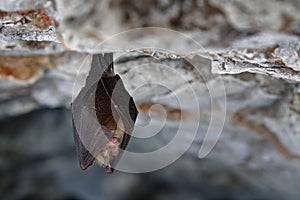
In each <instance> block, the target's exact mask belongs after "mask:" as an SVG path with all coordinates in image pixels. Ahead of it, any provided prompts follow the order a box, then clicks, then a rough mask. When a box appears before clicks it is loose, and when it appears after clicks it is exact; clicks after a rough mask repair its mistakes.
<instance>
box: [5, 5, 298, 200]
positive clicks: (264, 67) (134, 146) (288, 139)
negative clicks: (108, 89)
mask: <svg viewBox="0 0 300 200" xmlns="http://www.w3.org/2000/svg"><path fill="white" fill-rule="evenodd" d="M299 10H300V1H299V0H282V1H278V0H253V1H242V0H198V1H196V0H185V1H177V0H146V1H138V0H132V1H129V0H115V1H113V0H105V1H97V0H89V1H83V0H62V1H58V0H57V1H56V0H37V1H31V0H23V1H21V0H9V1H1V2H0V52H1V53H0V199H8V200H10V199H11V200H31V199H49V200H50V199H51V200H52V199H55V200H96V199H97V200H98V199H112V200H119V199H120V200H122V199H124V200H125V199H158V200H163V199H174V200H176V199H197V200H198V199H203V200H223V199H234V200H235V199H236V200H238V199H249V200H268V199H272V200H273V199H291V200H293V199H295V200H296V199H298V198H299V196H300V191H299V188H300V183H299V180H300V167H299V166H300V161H299V159H300V148H299V147H300V126H299V121H300V104H299V102H300V86H299V81H300V72H299V71H300V59H299V55H300V14H299ZM142 27H160V29H143V30H142V31H136V32H129V33H126V34H119V35H117V36H116V34H118V33H121V32H123V31H127V30H131V29H135V28H142ZM161 28H163V29H161ZM182 34H184V37H183V36H182ZM103 41H105V42H104V43H102V42H103ZM99 44H101V45H99ZM102 52H114V55H115V58H116V60H115V71H116V73H118V74H119V75H120V76H121V77H122V79H123V81H124V84H125V87H126V88H127V90H128V91H129V93H130V94H132V95H133V97H134V99H135V101H136V104H137V107H138V110H139V112H140V114H139V117H138V120H137V124H138V125H141V126H142V125H145V124H146V125H147V124H148V126H147V130H148V132H151V131H150V130H159V131H157V134H156V135H155V136H153V137H151V138H144V139H141V138H132V139H131V141H130V143H129V145H128V150H129V151H132V152H149V151H154V150H157V149H159V148H162V147H163V146H165V145H166V144H168V143H169V142H170V141H171V140H172V139H173V138H174V135H175V134H176V133H177V130H178V126H179V125H180V123H183V124H184V125H186V126H188V127H189V125H191V124H197V125H199V127H198V128H197V129H196V133H197V135H196V137H195V139H193V143H192V145H191V146H190V147H189V149H188V150H187V151H186V152H185V153H184V155H182V156H180V158H179V159H178V160H176V161H175V162H173V163H171V164H170V165H169V166H167V167H165V168H163V169H160V170H157V171H154V172H147V173H136V174H134V173H125V172H120V171H116V172H114V173H113V174H111V175H108V174H106V173H105V171H104V169H103V168H101V167H99V166H97V165H94V166H92V167H90V168H89V169H87V170H86V171H82V170H81V169H80V167H79V162H78V159H77V155H76V152H75V145H74V141H73V130H72V124H71V111H70V103H71V102H72V98H74V97H75V96H76V94H77V93H78V92H79V91H80V89H81V87H83V86H84V83H85V78H86V77H87V74H88V72H89V69H90V64H91V54H92V53H102ZM220 78H222V79H220ZM222 85H224V88H225V92H226V94H223V93H222V87H221V86H222ZM164 86H168V88H166V87H164ZM209 88H214V90H213V93H214V94H215V96H213V99H211V98H210V95H211V92H212V91H210V90H209ZM192 93H193V94H195V95H196V101H197V106H195V105H194V104H193V103H191V102H192V100H191V99H192V98H191V94H192ZM179 97H180V98H182V99H184V100H185V101H184V103H183V104H182V105H179V103H178V99H177V98H179ZM212 102H214V105H216V107H215V109H214V112H215V113H214V114H216V115H217V116H222V113H224V112H225V111H226V118H225V121H224V127H223V128H222V127H221V128H222V133H221V136H220V138H219V140H218V142H217V144H216V146H215V147H214V148H213V150H212V151H211V152H210V153H209V154H208V156H206V157H205V158H202V159H200V158H199V157H198V153H199V149H200V147H201V145H202V144H203V141H204V137H205V133H206V132H207V130H208V127H209V126H210V123H211V118H212V116H213V114H212V105H213V103H212ZM224 102H225V103H226V106H224ZM157 104H159V105H161V106H160V107H157V106H155V105H157ZM195 109H199V111H200V114H201V116H200V120H198V118H197V117H195ZM150 119H151V120H150ZM164 120H166V123H165V124H164V126H163V127H160V122H161V121H164ZM218 120H220V123H218V121H217V122H216V123H215V124H217V125H213V126H219V125H220V124H221V125H220V126H222V124H223V121H222V119H218ZM150 122H151V123H150ZM215 128H217V127H215ZM144 131H146V129H145V130H144ZM137 134H138V133H137ZM139 134H141V133H139ZM145 134H146V132H145ZM184 134H185V137H186V140H183V141H182V145H183V144H186V142H187V141H189V140H190V139H191V137H192V136H193V133H192V132H190V131H189V129H188V128H187V129H186V131H185V132H184ZM208 142H212V141H208ZM180 148H181V146H180V144H178V149H180ZM173 153H174V154H175V153H176V152H170V154H173ZM170 156H171V155H170ZM134 164H135V163H133V165H134Z"/></svg>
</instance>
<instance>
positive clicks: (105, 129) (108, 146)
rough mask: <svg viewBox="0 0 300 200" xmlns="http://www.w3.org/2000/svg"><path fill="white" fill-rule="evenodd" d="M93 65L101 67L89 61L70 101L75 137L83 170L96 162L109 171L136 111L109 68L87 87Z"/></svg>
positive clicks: (112, 166) (118, 156)
mask: <svg viewBox="0 0 300 200" xmlns="http://www.w3.org/2000/svg"><path fill="white" fill-rule="evenodd" d="M97 56H98V55H96V56H94V57H93V63H95V62H94V61H95V59H96V58H97ZM100 56H101V55H100ZM95 67H98V68H99V67H100V66H98V65H93V64H92V69H91V71H90V74H89V77H88V80H87V81H86V82H87V84H86V86H85V87H84V88H83V89H82V90H81V91H80V93H79V95H78V97H77V98H76V99H75V101H74V103H73V104H72V112H73V127H74V139H75V144H76V150H77V154H78V156H79V162H80V166H81V168H82V169H86V168H88V167H89V166H90V165H92V164H93V163H94V162H96V163H98V164H99V165H101V166H104V167H105V168H106V171H107V172H108V173H111V172H113V168H114V166H115V165H116V164H117V162H118V159H119V158H120V156H121V154H122V151H121V149H125V148H126V146H127V144H128V141H129V139H130V134H131V132H132V130H133V127H134V123H135V120H136V117H137V115H138V111H137V109H136V106H135V103H134V101H133V98H132V97H131V96H130V95H129V94H128V92H127V91H126V89H125V87H124V84H123V82H122V80H121V78H120V77H119V76H118V75H114V74H112V73H111V71H110V73H107V74H106V75H102V76H101V77H100V80H99V79H98V80H97V81H96V83H97V84H92V85H91V86H90V87H89V86H88V84H89V82H91V80H89V78H90V77H91V73H92V74H93V75H94V73H95V69H93V68H95ZM94 82H95V81H94Z"/></svg>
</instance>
